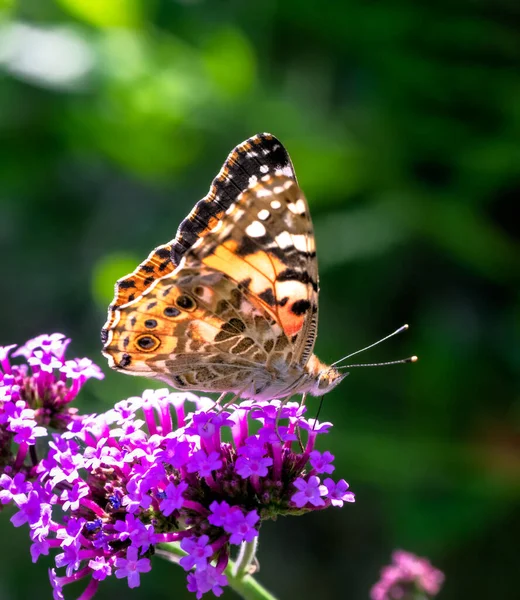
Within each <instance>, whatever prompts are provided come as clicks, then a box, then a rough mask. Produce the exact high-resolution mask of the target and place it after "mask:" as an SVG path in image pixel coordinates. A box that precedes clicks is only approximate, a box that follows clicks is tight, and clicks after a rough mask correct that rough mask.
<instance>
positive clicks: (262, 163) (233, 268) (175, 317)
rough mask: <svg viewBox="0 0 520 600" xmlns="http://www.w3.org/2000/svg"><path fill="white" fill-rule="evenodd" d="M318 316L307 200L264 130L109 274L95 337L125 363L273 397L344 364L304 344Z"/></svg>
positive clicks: (325, 383)
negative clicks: (149, 245)
mask: <svg viewBox="0 0 520 600" xmlns="http://www.w3.org/2000/svg"><path fill="white" fill-rule="evenodd" d="M317 324H318V266H317V260H316V248H315V242H314V233H313V226H312V221H311V217H310V214H309V206H308V204H307V200H306V199H305V196H304V195H303V193H302V191H301V189H300V188H299V186H298V182H297V180H296V175H295V173H294V168H293V165H292V162H291V159H290V157H289V154H288V153H287V150H286V149H285V148H284V147H283V145H282V144H281V142H280V141H279V140H277V139H276V138H275V137H274V136H273V135H271V134H268V133H262V134H258V135H255V136H254V137H251V138H249V139H247V140H246V141H245V142H243V143H241V144H239V145H238V146H237V147H236V148H235V149H234V150H233V151H232V152H231V153H230V155H229V156H228V158H227V160H226V162H225V163H224V165H223V166H222V168H221V170H220V172H219V173H218V175H217V176H216V178H215V179H214V180H213V182H212V184H211V187H210V190H209V193H208V194H207V195H206V196H205V197H204V198H203V199H202V200H200V201H199V202H197V204H196V205H195V207H194V208H193V210H192V211H191V213H190V214H189V215H188V216H187V218H186V219H185V220H184V221H182V223H181V224H180V226H179V228H178V231H177V235H176V237H175V239H174V240H172V241H171V242H169V243H167V244H164V245H162V246H158V247H157V248H155V250H153V251H152V252H151V253H150V255H149V256H148V258H147V259H146V260H145V261H144V262H142V263H141V264H140V265H139V266H138V267H137V268H136V269H135V271H134V272H133V273H131V274H130V275H127V276H126V277H123V278H122V279H119V280H118V281H117V283H116V285H115V298H114V300H113V302H112V303H111V304H110V306H109V309H108V319H107V322H106V323H105V326H104V327H103V330H102V333H101V338H102V342H103V354H104V356H105V357H106V358H107V359H108V362H109V365H110V367H112V368H113V369H116V370H118V371H121V372H123V373H127V374H129V375H142V376H145V377H153V378H156V379H159V380H161V381H164V382H166V383H168V384H170V385H171V386H173V387H174V388H176V389H178V390H197V391H203V392H219V393H221V394H222V395H225V394H228V393H232V394H234V396H235V398H242V399H257V400H271V399H285V398H288V397H290V396H292V395H293V394H298V393H302V394H307V393H310V394H311V395H313V396H321V395H323V394H325V393H326V392H328V391H330V390H331V389H332V388H334V387H335V386H336V385H337V384H338V383H339V382H340V381H341V380H342V379H343V377H344V376H345V374H342V373H340V371H339V370H338V369H336V368H335V367H334V366H327V365H326V364H324V363H323V362H321V361H320V360H319V359H318V358H317V356H316V355H315V354H314V353H313V349H314V342H315V339H316V333H317Z"/></svg>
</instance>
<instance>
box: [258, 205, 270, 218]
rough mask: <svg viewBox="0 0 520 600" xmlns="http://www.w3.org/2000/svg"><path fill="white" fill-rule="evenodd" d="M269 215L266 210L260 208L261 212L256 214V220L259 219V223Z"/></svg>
mask: <svg viewBox="0 0 520 600" xmlns="http://www.w3.org/2000/svg"><path fill="white" fill-rule="evenodd" d="M270 214H271V213H270V212H269V211H268V210H267V208H262V210H261V211H259V213H258V218H259V219H260V221H265V220H266V219H268V218H269V215H270Z"/></svg>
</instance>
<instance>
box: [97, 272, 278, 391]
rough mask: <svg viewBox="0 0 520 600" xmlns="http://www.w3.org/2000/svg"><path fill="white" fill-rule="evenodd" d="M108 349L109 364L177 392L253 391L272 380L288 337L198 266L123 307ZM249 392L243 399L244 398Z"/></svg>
mask: <svg viewBox="0 0 520 600" xmlns="http://www.w3.org/2000/svg"><path fill="white" fill-rule="evenodd" d="M110 337H111V341H110V344H109V345H108V346H107V347H106V348H105V355H106V356H107V357H108V359H109V363H110V365H111V366H112V367H114V368H116V369H121V370H123V371H124V372H126V373H129V374H133V375H145V376H147V377H155V378H157V379H160V380H163V381H166V382H168V383H170V384H172V385H173V386H174V387H176V388H177V389H183V390H187V389H193V390H202V391H209V392H224V391H225V392H231V391H235V392H236V393H242V392H246V390H249V389H250V388H251V391H252V392H253V393H254V392H256V391H258V390H261V389H262V388H264V387H265V386H266V385H268V383H269V382H270V381H271V379H272V374H271V373H269V370H268V369H267V368H266V367H267V364H268V362H269V359H270V358H271V360H273V359H274V358H275V357H278V360H280V361H282V360H283V357H284V355H283V351H284V350H285V349H286V348H287V347H288V346H289V340H288V339H287V337H286V336H285V334H284V333H283V331H282V329H281V327H280V326H279V325H278V324H277V323H276V321H275V320H274V319H273V318H272V317H270V316H269V315H268V314H267V313H266V312H265V311H264V310H262V308H261V307H257V306H255V305H254V304H252V303H251V302H250V301H249V299H248V297H247V290H245V289H244V288H242V287H241V286H239V285H237V284H236V283H235V281H233V280H232V279H230V278H228V277H227V276H226V275H225V274H224V273H221V272H219V271H217V270H214V269H211V268H208V267H205V266H203V265H200V264H198V265H197V267H195V268H189V267H185V268H179V269H177V270H176V271H175V272H174V273H173V274H171V275H167V276H165V277H163V278H161V279H159V280H157V282H156V283H155V284H154V285H153V286H151V287H150V288H149V289H148V290H147V292H146V293H145V294H144V295H143V296H142V297H141V298H140V299H138V300H135V301H134V302H131V303H129V304H127V305H126V306H124V307H123V308H121V310H120V325H118V326H116V327H115V328H114V329H113V330H111V335H110ZM246 395H247V394H246Z"/></svg>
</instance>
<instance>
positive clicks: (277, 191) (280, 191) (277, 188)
mask: <svg viewBox="0 0 520 600" xmlns="http://www.w3.org/2000/svg"><path fill="white" fill-rule="evenodd" d="M273 192H274V193H275V194H283V187H282V186H281V185H276V186H275V187H274V188H273Z"/></svg>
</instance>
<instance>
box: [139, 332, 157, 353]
mask: <svg viewBox="0 0 520 600" xmlns="http://www.w3.org/2000/svg"><path fill="white" fill-rule="evenodd" d="M135 343H136V344H137V346H138V347H139V349H140V350H144V351H145V352H153V351H154V350H157V348H158V347H159V346H160V345H161V340H160V339H159V338H158V337H156V336H155V335H140V336H139V337H138V338H137V339H136V340H135Z"/></svg>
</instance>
